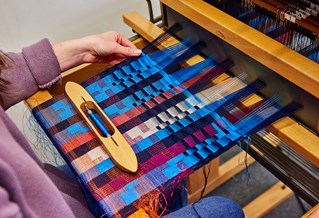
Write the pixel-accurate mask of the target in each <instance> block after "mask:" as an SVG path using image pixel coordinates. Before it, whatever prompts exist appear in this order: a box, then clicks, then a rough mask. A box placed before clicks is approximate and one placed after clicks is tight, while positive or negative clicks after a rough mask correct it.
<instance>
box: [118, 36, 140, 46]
mask: <svg viewBox="0 0 319 218" xmlns="http://www.w3.org/2000/svg"><path fill="white" fill-rule="evenodd" d="M117 37H118V42H119V43H120V44H121V45H123V46H124V47H130V48H135V49H136V46H135V45H134V44H133V43H132V42H131V41H130V40H128V39H127V38H125V37H124V36H122V35H121V34H120V33H118V36H117Z"/></svg>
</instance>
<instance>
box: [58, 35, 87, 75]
mask: <svg viewBox="0 0 319 218" xmlns="http://www.w3.org/2000/svg"><path fill="white" fill-rule="evenodd" d="M88 43H89V41H88V40H83V38H81V39H75V40H69V41H65V42H61V43H57V44H54V45H52V47H53V50H54V52H55V55H56V57H57V59H58V62H59V64H60V68H61V71H65V70H68V69H70V68H72V67H75V66H77V65H80V64H82V63H83V59H84V56H85V55H86V54H87V53H88V52H89V51H88V50H87V49H86V48H90V47H91V46H90V45H88Z"/></svg>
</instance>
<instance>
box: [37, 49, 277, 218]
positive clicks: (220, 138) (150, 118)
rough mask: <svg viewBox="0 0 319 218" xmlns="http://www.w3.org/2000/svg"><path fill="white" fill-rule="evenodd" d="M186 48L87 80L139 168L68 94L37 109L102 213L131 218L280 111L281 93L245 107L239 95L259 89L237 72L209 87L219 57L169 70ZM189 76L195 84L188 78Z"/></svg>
mask: <svg viewBox="0 0 319 218" xmlns="http://www.w3.org/2000/svg"><path fill="white" fill-rule="evenodd" d="M177 47H178V48H177ZM172 51H173V52H172ZM186 51H187V46H185V45H184V44H179V45H177V46H174V47H172V48H171V49H167V50H165V51H163V50H162V51H157V52H153V53H151V54H143V55H142V56H141V57H139V58H130V59H128V60H126V61H125V62H123V63H121V64H120V65H116V66H114V67H112V68H110V69H108V70H106V71H104V72H102V73H100V74H99V75H98V76H96V77H94V78H91V79H89V80H88V81H86V82H84V83H83V84H82V86H83V87H85V89H86V90H87V91H88V92H89V93H90V94H91V95H92V97H93V98H94V99H95V101H96V102H97V103H98V104H99V106H100V107H101V108H102V109H103V111H104V112H105V114H106V115H107V116H108V117H109V118H110V119H111V120H112V122H113V123H114V124H115V125H116V126H117V128H118V129H119V131H120V132H121V133H122V134H123V136H124V137H125V139H126V140H127V141H128V142H129V144H130V145H131V146H132V148H133V150H134V152H135V153H136V155H137V159H138V164H139V165H138V171H137V173H135V174H129V173H126V172H124V171H122V170H120V169H119V168H117V167H116V166H115V165H114V164H113V162H112V161H111V159H110V158H109V157H108V155H107V154H106V152H105V151H104V149H103V148H102V147H101V146H100V144H99V142H98V140H97V138H96V136H95V135H94V133H93V132H92V131H91V130H90V129H89V128H88V126H87V125H86V124H85V122H84V121H83V119H82V118H81V117H80V116H79V115H78V114H77V112H76V111H75V109H74V106H73V105H72V104H71V103H70V101H69V99H68V98H67V97H66V95H64V94H62V95H59V96H55V97H54V98H53V99H52V100H49V101H47V102H45V103H43V104H41V105H40V106H38V107H36V108H34V109H33V114H34V116H35V118H36V119H37V121H38V122H39V123H40V125H41V126H42V127H43V129H44V130H45V132H46V133H47V135H48V136H49V137H50V139H51V140H52V142H53V143H54V145H55V146H56V147H57V149H58V150H59V152H60V153H61V155H62V156H63V158H64V159H65V160H66V161H67V163H68V164H69V165H70V166H71V167H72V168H73V169H74V171H75V172H76V174H77V175H78V176H79V179H80V180H81V182H82V184H83V186H84V187H85V188H86V189H87V190H88V191H89V193H90V194H91V195H92V196H93V198H94V199H95V200H96V204H97V205H98V207H99V209H100V214H99V215H104V216H107V217H127V216H128V215H129V214H131V213H133V212H134V211H136V210H138V209H139V207H140V203H141V202H142V201H144V200H147V199H149V198H150V196H151V195H153V193H156V192H161V193H163V196H166V197H167V198H169V196H170V192H171V191H172V189H174V188H175V185H176V184H178V182H179V181H181V180H183V179H185V178H186V177H187V176H188V175H189V174H190V173H192V172H193V171H194V170H196V169H198V168H200V167H202V166H203V165H204V164H205V163H207V162H209V161H210V160H212V159H213V158H215V157H217V156H218V155H220V154H221V153H222V152H224V151H226V150H227V149H229V148H230V147H232V146H233V145H235V144H236V143H237V142H239V141H241V140H243V139H244V138H246V137H247V135H249V134H251V133H252V132H251V131H252V130H253V131H258V128H257V127H258V125H260V124H262V123H263V122H264V121H265V120H267V119H268V118H269V117H271V116H273V115H274V114H276V113H277V112H278V111H279V109H278V106H275V105H274V103H275V102H276V99H271V100H269V101H266V102H261V103H259V104H257V105H255V106H254V107H252V108H239V107H238V106H237V103H238V102H239V100H240V98H242V97H245V96H246V95H248V94H250V93H251V92H252V90H254V89H251V90H250V91H249V90H248V89H245V85H244V84H243V83H242V82H241V81H240V80H239V79H237V78H233V79H228V80H226V81H224V82H222V83H220V84H218V85H211V86H206V88H205V89H203V87H204V85H203V83H202V82H203V81H202V80H200V79H197V80H196V76H198V75H199V74H201V76H203V77H204V78H205V76H206V77H207V76H208V74H207V72H210V73H213V74H214V73H216V72H219V71H223V70H225V69H224V67H225V66H220V65H218V64H217V63H215V62H214V61H213V60H212V59H208V60H206V61H204V62H202V63H200V64H198V65H196V66H195V67H189V68H184V69H180V70H178V71H173V72H170V73H168V72H166V71H165V69H168V68H167V66H172V65H173V64H175V63H174V60H176V59H177V58H178V57H180V56H181V55H182V54H184V52H186ZM168 52H171V53H170V54H169V55H168ZM174 55H175V57H174V58H172V56H174ZM176 64H177V63H176ZM170 69H172V68H170ZM219 73H221V72H219ZM194 78H195V80H194ZM192 79H193V80H192ZM189 80H192V83H187V81H189ZM194 81H195V82H194ZM196 81H197V82H196ZM198 81H199V82H198ZM185 84H193V85H185ZM194 84H197V86H196V85H194ZM206 85H208V82H206ZM198 86H201V90H200V91H199V90H198V88H196V87H198ZM246 87H247V86H246ZM195 91H196V93H194V92H195ZM260 128H262V125H261V126H260ZM168 200H169V199H168Z"/></svg>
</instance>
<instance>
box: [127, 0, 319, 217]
mask: <svg viewBox="0 0 319 218" xmlns="http://www.w3.org/2000/svg"><path fill="white" fill-rule="evenodd" d="M318 5H319V2H318V1H317V0H307V1H303V0H302V1H295V0H278V1H277V0H242V1H240V0H234V1H233V0H205V1H201V0H175V1H174V0H161V9H162V10H161V11H162V20H163V26H164V28H169V27H170V26H172V25H174V24H176V23H179V24H180V25H181V26H182V27H183V28H182V30H181V32H180V33H178V34H177V35H178V38H179V39H181V40H182V39H185V38H188V37H194V38H195V39H197V40H200V41H203V42H205V43H206V44H207V45H208V48H207V49H205V50H204V51H203V53H204V54H205V55H207V56H211V55H214V57H219V58H225V57H227V58H231V59H232V61H233V62H234V67H232V69H231V72H232V73H233V74H234V75H237V76H238V75H240V74H241V73H242V72H245V73H247V74H248V79H247V80H248V81H249V82H251V81H254V80H255V79H256V78H259V79H262V80H263V81H264V82H265V83H266V84H267V85H266V87H265V89H263V90H261V95H262V96H265V97H271V96H272V95H273V94H274V93H280V95H281V96H282V97H283V98H282V101H283V102H287V101H291V100H292V99H293V100H295V101H296V102H298V103H301V104H302V105H303V106H304V107H303V109H302V110H300V111H299V112H297V113H296V114H294V116H292V117H289V118H288V117H287V118H284V119H282V120H281V121H279V122H276V123H275V124H274V125H271V126H269V127H268V128H267V129H268V130H269V131H271V132H272V136H271V137H270V138H272V139H271V140H270V142H269V141H268V142H262V141H263V139H262V138H263V137H264V136H261V135H254V136H252V144H253V145H254V146H251V149H250V150H249V151H248V153H249V154H250V155H251V156H252V157H253V158H255V159H256V161H258V162H259V163H261V164H262V165H263V166H264V167H265V168H267V169H268V170H269V171H270V172H272V173H273V174H274V175H275V176H276V177H277V178H279V179H280V180H281V181H283V183H284V184H285V185H287V186H288V187H289V188H291V189H292V190H293V192H294V193H296V194H297V195H298V196H300V197H301V198H302V199H304V200H305V201H306V202H308V203H309V204H310V205H311V206H315V205H318V203H319V190H318V185H317V184H318V181H319V178H318V167H319V149H318V148H319V138H318V132H319V114H318V111H319V101H318V98H319V92H318V87H319V74H318V70H319V67H318V29H319V25H318V14H317V12H318ZM139 18H140V17H139V16H137V15H136V14H134V13H128V14H127V15H125V16H124V21H125V22H126V23H127V24H128V25H129V26H131V27H132V28H133V29H134V30H135V31H136V32H137V33H138V34H140V35H142V36H143V37H146V38H148V37H149V35H151V34H149V33H148V32H149V30H148V28H147V26H146V25H145V26H143V27H139V25H136V23H135V22H134V21H133V19H139ZM141 19H142V18H140V20H141ZM218 60H220V59H218ZM249 82H248V83H249ZM266 141H267V140H266ZM221 167H223V166H221ZM222 172H223V174H226V175H228V174H231V172H226V173H224V169H222ZM223 174H222V175H220V177H221V178H223ZM226 175H225V176H226ZM196 176H197V178H196V179H197V180H198V179H199V178H200V174H196ZM194 179H195V178H193V180H194ZM190 181H192V179H191V180H190ZM214 183H218V182H214V181H211V182H210V181H209V182H208V185H210V187H209V188H208V189H209V190H210V191H211V190H213V189H214V188H216V185H215V184H214ZM283 183H278V184H276V185H274V186H273V187H272V188H270V189H269V190H267V191H265V192H264V193H263V194H262V195H260V196H259V197H258V198H256V199H255V200H254V201H252V202H250V203H249V204H248V205H246V206H245V207H244V211H245V214H246V216H247V217H261V216H264V215H265V214H267V213H268V212H269V211H270V210H272V209H273V208H274V207H276V206H277V205H278V204H280V203H281V202H283V201H285V199H287V196H289V195H286V194H287V193H284V192H283V191H282V190H283V189H280V188H276V187H282V185H283ZM218 185H219V183H218V184H217V186H218ZM277 185H278V186H277ZM208 192H209V191H207V193H208ZM197 193H198V191H196V190H195V191H194V193H193V194H192V193H190V196H191V197H193V196H194V197H195V199H196V194H197ZM290 193H291V194H292V192H290ZM197 196H198V195H197ZM285 196H286V197H285ZM274 198H276V199H279V198H280V199H281V200H278V201H277V203H273V200H271V199H274ZM265 199H268V200H265ZM261 205H262V206H261ZM266 205H267V206H266ZM318 207H319V205H318V206H317V208H318Z"/></svg>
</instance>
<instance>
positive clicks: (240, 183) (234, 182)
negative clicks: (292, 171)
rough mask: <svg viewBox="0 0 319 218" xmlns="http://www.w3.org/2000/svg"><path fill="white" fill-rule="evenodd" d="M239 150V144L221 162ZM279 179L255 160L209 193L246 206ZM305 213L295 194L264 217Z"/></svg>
mask: <svg viewBox="0 0 319 218" xmlns="http://www.w3.org/2000/svg"><path fill="white" fill-rule="evenodd" d="M238 152H239V148H238V147H237V146H236V147H234V148H232V149H231V150H229V151H227V152H225V153H224V154H223V155H221V157H220V160H221V162H224V161H226V160H227V159H229V158H230V157H232V156H233V155H234V154H236V153H238ZM242 158H244V157H242ZM241 161H242V160H239V162H241ZM278 181H279V180H278V179H277V178H276V177H275V176H273V175H272V174H271V173H270V172H269V171H267V169H265V168H264V167H263V166H262V165H260V164H259V163H258V162H255V163H253V164H251V165H250V166H249V167H248V168H247V170H243V171H242V172H240V173H239V174H237V175H236V176H234V177H233V178H231V179H230V180H228V181H227V182H225V183H224V184H223V185H221V186H220V187H218V188H217V189H216V190H214V191H212V192H211V193H210V194H209V195H213V196H224V197H227V198H229V199H232V200H234V201H236V202H237V203H238V204H239V205H241V206H242V207H244V206H245V205H246V204H248V203H249V202H250V201H252V200H253V199H254V198H256V197H257V196H259V195H260V194H262V193H263V192H264V191H266V190H267V189H268V188H270V187H271V186H272V185H274V184H275V183H277V182H278ZM301 202H302V206H303V207H304V208H305V210H309V209H310V208H311V207H310V206H309V205H308V204H307V203H306V202H304V201H303V200H301ZM304 213H305V212H304V211H303V209H302V207H301V205H300V204H299V203H298V200H297V197H296V196H295V195H293V196H292V197H290V198H289V199H288V200H286V201H285V202H284V203H282V204H281V205H279V206H278V207H277V208H275V209H273V210H272V211H271V212H269V213H268V214H267V215H266V216H264V217H265V218H277V217H278V218H279V217H280V218H283V217H284V218H285V217H289V218H295V217H300V216H301V215H303V214H304Z"/></svg>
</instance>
